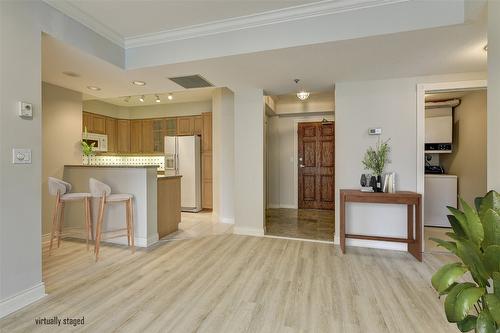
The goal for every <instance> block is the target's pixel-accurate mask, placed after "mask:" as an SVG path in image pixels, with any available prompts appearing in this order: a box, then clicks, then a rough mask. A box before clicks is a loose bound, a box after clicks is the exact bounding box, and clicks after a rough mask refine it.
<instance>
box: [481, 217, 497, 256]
mask: <svg viewBox="0 0 500 333" xmlns="http://www.w3.org/2000/svg"><path fill="white" fill-rule="evenodd" d="M481 221H482V223H483V228H484V240H483V248H484V249H485V248H487V247H488V246H490V245H500V215H499V214H498V213H497V212H496V211H494V210H493V209H491V208H490V209H488V210H486V211H485V212H484V214H483V217H482V218H481Z"/></svg>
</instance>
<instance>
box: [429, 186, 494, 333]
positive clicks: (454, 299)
mask: <svg viewBox="0 0 500 333" xmlns="http://www.w3.org/2000/svg"><path fill="white" fill-rule="evenodd" d="M460 202H461V206H462V209H463V210H462V211H461V210H458V209H455V208H452V207H448V209H449V210H450V212H451V213H452V215H448V219H449V221H450V224H451V227H452V229H453V232H449V233H447V235H448V236H449V237H450V238H451V239H452V240H451V241H445V240H440V239H433V241H435V242H437V243H438V244H439V245H440V246H442V247H444V248H446V249H447V250H448V251H450V252H452V253H454V254H455V255H456V256H457V257H459V258H460V260H461V261H460V262H455V263H451V264H447V265H444V266H443V267H441V269H439V270H438V271H437V272H436V273H435V274H434V276H433V277H432V286H433V287H434V289H436V291H437V292H438V293H439V295H446V299H445V301H444V310H445V313H446V319H448V321H449V322H451V323H456V324H457V327H458V328H459V329H460V331H462V332H469V331H472V330H475V332H478V333H497V332H500V194H499V193H497V192H495V191H490V192H488V193H487V194H486V196H484V197H482V198H477V199H476V201H475V209H474V208H472V207H471V206H469V205H468V204H467V203H466V202H465V201H463V200H460ZM467 272H469V273H470V277H469V276H468V275H467V277H466V279H465V281H470V278H472V280H473V281H474V282H463V281H464V279H462V277H463V276H464V275H465V274H466V273H467Z"/></svg>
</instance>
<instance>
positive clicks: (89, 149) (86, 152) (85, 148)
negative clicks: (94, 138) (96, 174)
mask: <svg viewBox="0 0 500 333" xmlns="http://www.w3.org/2000/svg"><path fill="white" fill-rule="evenodd" d="M87 140H88V135H87V127H85V129H84V132H83V139H82V141H81V145H82V153H83V156H85V159H84V164H86V165H88V164H90V156H92V155H93V154H94V146H95V142H92V143H91V144H89V143H88V142H87Z"/></svg>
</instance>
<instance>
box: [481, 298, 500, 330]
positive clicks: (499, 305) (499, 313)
mask: <svg viewBox="0 0 500 333" xmlns="http://www.w3.org/2000/svg"><path fill="white" fill-rule="evenodd" d="M484 300H485V301H486V305H487V306H488V309H489V311H490V315H491V318H493V320H495V322H496V323H497V325H500V297H498V296H497V295H495V294H486V295H484Z"/></svg>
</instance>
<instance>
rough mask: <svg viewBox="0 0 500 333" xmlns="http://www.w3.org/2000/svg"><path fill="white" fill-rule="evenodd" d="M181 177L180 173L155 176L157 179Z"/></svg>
mask: <svg viewBox="0 0 500 333" xmlns="http://www.w3.org/2000/svg"><path fill="white" fill-rule="evenodd" d="M181 177H182V175H175V176H165V175H158V176H157V178H158V180H160V179H172V178H181Z"/></svg>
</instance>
